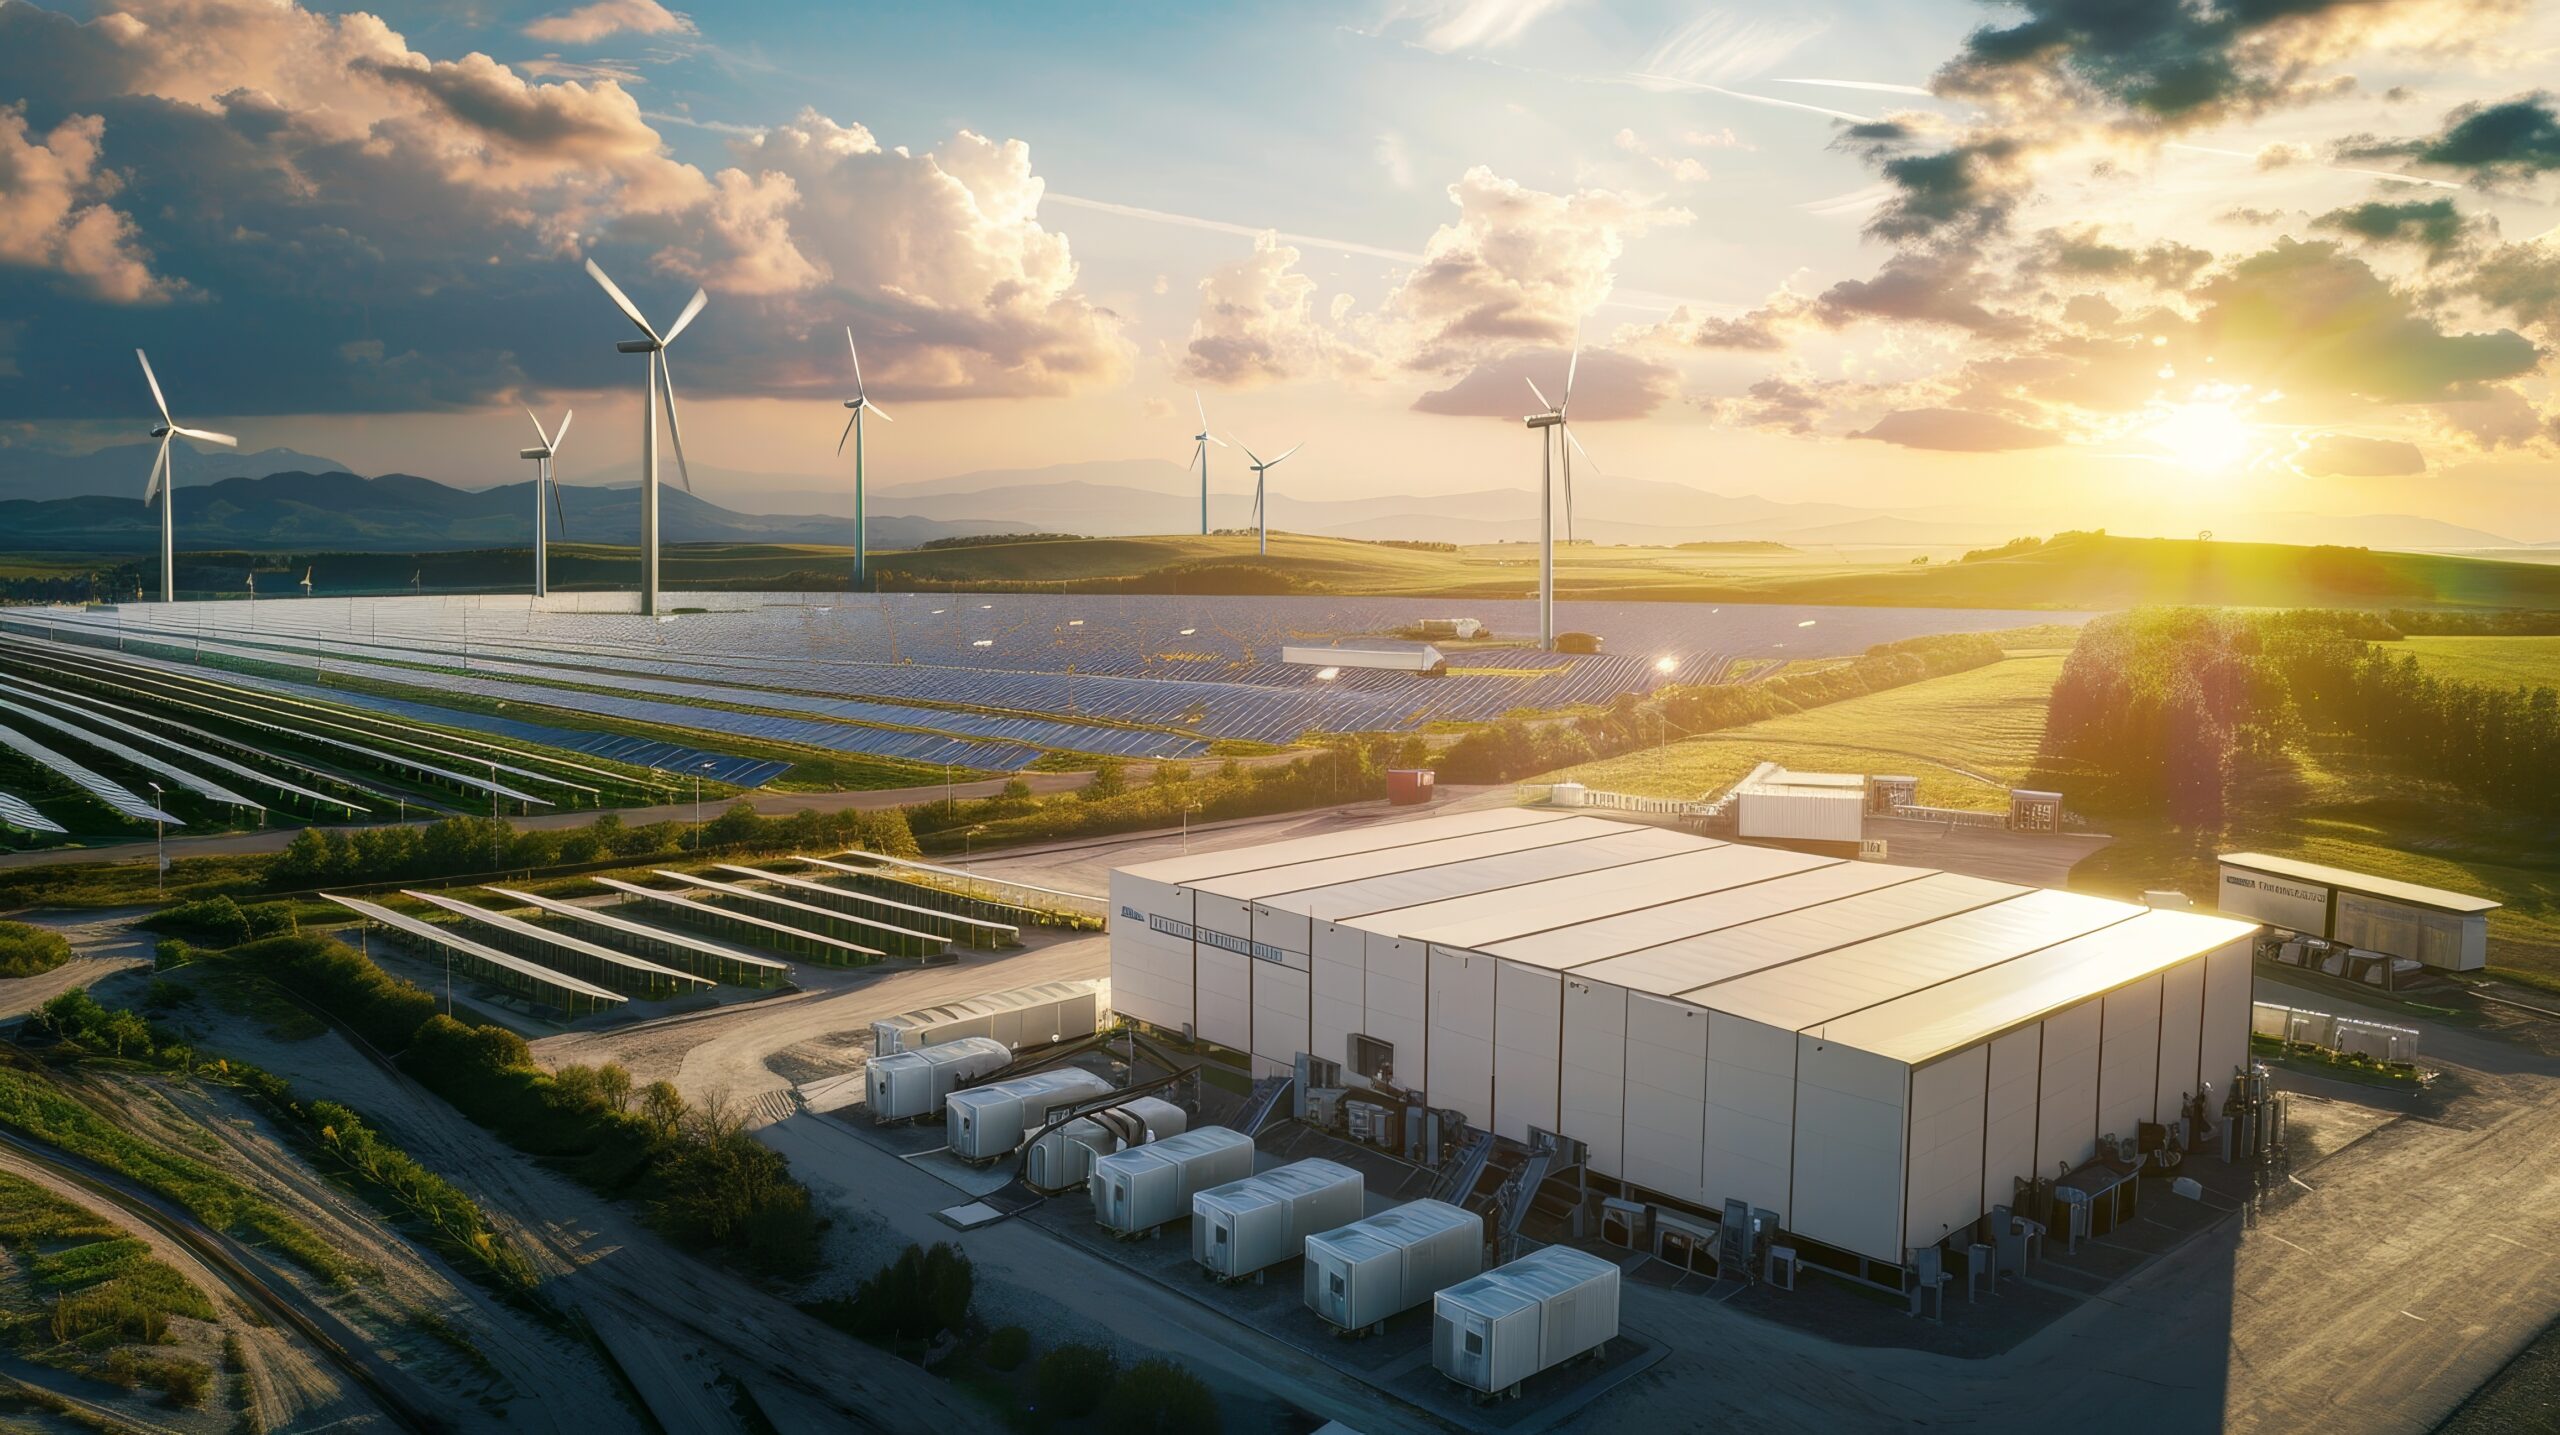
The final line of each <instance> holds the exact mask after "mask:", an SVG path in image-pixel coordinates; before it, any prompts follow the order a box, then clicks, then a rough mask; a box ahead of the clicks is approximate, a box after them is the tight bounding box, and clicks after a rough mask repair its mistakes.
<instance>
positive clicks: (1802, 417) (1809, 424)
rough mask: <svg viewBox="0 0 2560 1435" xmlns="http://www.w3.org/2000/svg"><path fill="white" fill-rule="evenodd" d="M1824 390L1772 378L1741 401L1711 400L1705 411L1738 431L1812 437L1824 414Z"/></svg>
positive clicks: (1785, 377)
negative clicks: (1760, 431)
mask: <svg viewBox="0 0 2560 1435" xmlns="http://www.w3.org/2000/svg"><path fill="white" fill-rule="evenodd" d="M1823 387H1824V386H1823V385H1820V384H1816V383H1814V382H1812V381H1810V380H1807V379H1803V378H1798V377H1795V376H1792V375H1787V374H1771V375H1770V376H1769V377H1767V378H1765V379H1762V380H1761V381H1760V382H1758V383H1756V384H1753V385H1752V386H1751V387H1750V388H1749V389H1748V390H1746V391H1745V392H1744V393H1743V394H1742V395H1741V396H1740V397H1738V398H1723V399H1710V400H1708V401H1707V402H1706V403H1704V404H1702V405H1701V407H1702V408H1704V409H1705V410H1706V411H1707V412H1708V413H1709V414H1711V415H1713V416H1714V417H1715V418H1716V419H1718V420H1719V421H1721V422H1724V423H1728V424H1732V425H1734V426H1736V427H1740V428H1763V429H1775V430H1777V431H1778V432H1780V433H1792V434H1808V433H1811V432H1813V428H1814V425H1815V424H1816V423H1818V422H1820V421H1821V418H1822V415H1823V412H1824V408H1825V405H1824V400H1823V394H1822V392H1821V390H1822V389H1823Z"/></svg>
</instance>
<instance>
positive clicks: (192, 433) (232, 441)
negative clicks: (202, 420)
mask: <svg viewBox="0 0 2560 1435" xmlns="http://www.w3.org/2000/svg"><path fill="white" fill-rule="evenodd" d="M169 432H171V433H182V434H185V435H186V436H187V437H189V438H195V439H202V440H204V441H205V442H206V443H218V444H220V445H222V446H223V447H224V448H238V447H239V446H240V440H238V439H236V438H233V437H232V436H231V435H229V434H227V433H214V432H212V431H210V430H207V429H182V428H178V427H176V426H175V425H172V426H171V427H170V429H169Z"/></svg>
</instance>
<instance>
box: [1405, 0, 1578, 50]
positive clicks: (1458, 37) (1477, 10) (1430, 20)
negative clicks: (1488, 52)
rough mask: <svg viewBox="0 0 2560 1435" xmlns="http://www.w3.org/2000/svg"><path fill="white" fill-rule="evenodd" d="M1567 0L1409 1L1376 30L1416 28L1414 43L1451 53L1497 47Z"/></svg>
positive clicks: (1560, 7)
mask: <svg viewBox="0 0 2560 1435" xmlns="http://www.w3.org/2000/svg"><path fill="white" fill-rule="evenodd" d="M1567 3H1568V0H1408V3H1404V4H1401V5H1399V6H1398V7H1397V8H1396V9H1395V10H1393V11H1392V12H1390V13H1389V14H1388V16H1387V17H1386V19H1385V20H1384V21H1383V22H1381V23H1380V25H1379V26H1378V30H1379V33H1381V34H1385V33H1388V32H1391V31H1397V30H1404V29H1416V28H1418V29H1419V31H1420V34H1419V35H1417V36H1416V37H1415V39H1414V43H1415V44H1417V45H1420V46H1421V47H1422V48H1424V49H1426V50H1436V51H1438V52H1440V53H1441V54H1444V55H1446V54H1451V53H1454V52H1456V51H1459V50H1481V49H1496V48H1499V47H1501V46H1504V45H1508V44H1511V43H1513V42H1515V41H1517V40H1518V39H1519V38H1520V37H1521V36H1522V35H1524V34H1526V33H1528V30H1529V27H1530V26H1532V25H1535V24H1536V23H1537V22H1538V21H1540V20H1542V19H1544V18H1545V17H1546V16H1547V15H1548V14H1549V13H1551V12H1553V11H1556V10H1560V9H1562V8H1564V6H1565V5H1566V4H1567Z"/></svg>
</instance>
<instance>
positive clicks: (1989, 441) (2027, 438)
mask: <svg viewBox="0 0 2560 1435" xmlns="http://www.w3.org/2000/svg"><path fill="white" fill-rule="evenodd" d="M1849 437H1851V438H1867V439H1875V440H1877V441H1878V442H1881V443H1889V444H1898V445H1900V446H1901V447H1904V448H1926V449H1937V450H1940V451H1943V452H1947V453H2005V452H2008V451H2011V450H2014V449H2028V448H2051V447H2053V446H2054V445H2055V444H2058V443H2060V442H2062V435H2060V434H2057V433H2055V432H2053V431H2052V430H2050V429H2040V428H2034V427H2031V426H2029V425H2027V424H2022V423H2019V422H2018V421H2016V420H2015V419H2005V418H2002V417H2000V416H1999V415H1998V414H1984V413H1973V412H1969V411H1967V410H1964V409H1898V410H1896V411H1894V412H1892V413H1889V414H1886V415H1885V416H1884V417H1883V418H1880V419H1878V420H1876V422H1875V424H1874V426H1873V427H1871V428H1864V429H1860V430H1858V431H1857V432H1855V433H1852V434H1850V435H1849Z"/></svg>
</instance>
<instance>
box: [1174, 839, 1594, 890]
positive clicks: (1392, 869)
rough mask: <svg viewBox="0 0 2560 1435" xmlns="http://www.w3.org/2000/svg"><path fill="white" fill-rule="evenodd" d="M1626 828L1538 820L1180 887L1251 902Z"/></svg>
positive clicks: (1274, 867) (1547, 845) (1443, 865)
mask: <svg viewBox="0 0 2560 1435" xmlns="http://www.w3.org/2000/svg"><path fill="white" fill-rule="evenodd" d="M1626 831H1627V824H1625V823H1623V822H1611V821H1608V820H1606V819H1604V818H1599V817H1568V818H1566V819H1565V820H1564V821H1562V822H1538V823H1531V824H1529V825H1527V826H1523V827H1502V828H1496V829H1494V830H1493V831H1490V832H1470V833H1466V834H1464V835H1463V836H1458V837H1451V838H1448V839H1446V840H1445V841H1436V842H1414V843H1408V844H1406V845H1405V846H1402V847H1388V848H1381V849H1379V850H1376V851H1371V852H1346V853H1342V854H1339V855H1337V856H1331V857H1320V858H1317V859H1316V860H1314V861H1312V862H1281V863H1276V864H1274V865H1271V866H1266V867H1256V868H1254V869H1253V870H1252V871H1249V872H1231V873H1227V874H1225V875H1222V876H1217V877H1206V878H1202V879H1201V880H1199V881H1196V882H1186V883H1183V884H1182V885H1184V886H1186V887H1189V888H1191V889H1192V890H1193V891H1195V892H1207V893H1210V894H1212V895H1215V896H1219V897H1232V898H1234V899H1236V900H1237V901H1240V902H1252V901H1258V900H1261V899H1263V898H1266V897H1272V896H1276V895H1278V894H1280V893H1283V892H1304V891H1309V890H1312V889H1314V888H1318V887H1331V886H1334V885H1336V884H1338V883H1343V882H1352V881H1358V880H1361V879H1364V878H1377V877H1384V876H1387V875H1389V874H1392V873H1396V872H1409V871H1416V870H1419V869H1423V868H1430V867H1445V866H1447V865H1448V864H1450V863H1452V862H1465V861H1468V860H1470V859H1473V858H1477V857H1496V856H1500V855H1502V854H1503V853H1506V852H1523V851H1530V850H1534V849H1537V848H1543V847H1555V846H1559V845H1564V844H1570V843H1575V842H1588V841H1591V840H1592V839H1594V838H1598V837H1614V836H1624V835H1625V834H1626ZM1292 910H1295V909H1294V908H1292Z"/></svg>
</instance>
